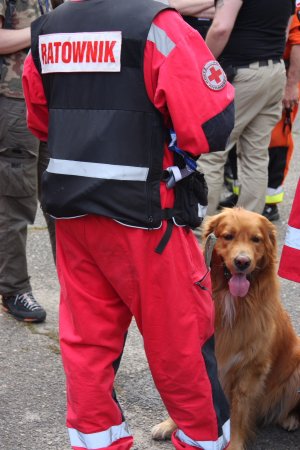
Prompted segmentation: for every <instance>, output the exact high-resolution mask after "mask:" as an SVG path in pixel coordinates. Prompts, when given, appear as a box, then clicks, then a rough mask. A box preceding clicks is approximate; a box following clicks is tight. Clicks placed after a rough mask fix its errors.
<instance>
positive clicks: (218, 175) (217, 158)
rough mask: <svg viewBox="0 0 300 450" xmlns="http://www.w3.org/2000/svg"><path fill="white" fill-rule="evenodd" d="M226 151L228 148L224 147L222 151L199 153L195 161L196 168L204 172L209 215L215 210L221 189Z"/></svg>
mask: <svg viewBox="0 0 300 450" xmlns="http://www.w3.org/2000/svg"><path fill="white" fill-rule="evenodd" d="M228 152H229V149H228V150H227V149H226V150H224V151H223V152H215V153H210V154H204V155H201V157H200V158H199V159H198V161H197V165H198V170H200V171H201V172H203V173H204V176H205V180H206V183H207V187H208V197H207V200H208V206H207V215H208V216H211V215H213V214H215V213H216V212H217V208H218V205H219V201H220V197H221V193H222V189H223V182H224V167H225V163H226V160H227V155H228Z"/></svg>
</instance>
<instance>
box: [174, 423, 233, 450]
mask: <svg viewBox="0 0 300 450" xmlns="http://www.w3.org/2000/svg"><path fill="white" fill-rule="evenodd" d="M222 430H223V435H222V436H220V437H219V439H218V440H217V441H194V440H193V439H191V438H189V437H188V436H187V435H186V434H185V433H184V432H183V431H181V430H177V431H176V437H177V439H179V440H180V441H181V442H184V443H185V444H188V445H191V446H192V447H196V448H201V449H203V450H223V449H225V448H226V447H227V445H228V444H229V441H230V420H227V422H225V423H224V425H223V427H222Z"/></svg>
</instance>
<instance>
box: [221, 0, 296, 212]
mask: <svg viewBox="0 0 300 450" xmlns="http://www.w3.org/2000/svg"><path fill="white" fill-rule="evenodd" d="M299 18H300V2H299V6H297V9H296V12H295V14H294V15H293V18H292V21H291V25H290V27H289V34H288V39H287V42H286V46H285V52H284V56H283V58H284V62H285V65H286V68H287V80H286V85H285V89H284V95H283V100H282V103H283V110H282V117H281V119H280V121H279V122H278V123H277V124H276V126H275V128H274V129H273V131H272V134H271V142H270V145H269V165H268V188H267V193H266V199H265V207H264V210H263V212H262V214H263V215H264V216H265V217H267V219H269V220H271V221H274V220H278V219H279V218H280V216H279V210H278V204H280V203H281V202H282V201H283V199H284V180H285V178H286V176H287V174H288V170H289V166H290V162H291V158H292V155H293V150H294V140H293V133H292V131H293V123H294V121H295V118H296V115H297V112H298V102H299V81H300V22H299ZM228 169H229V170H228ZM230 172H231V173H230ZM225 180H226V184H227V185H228V184H229V185H230V188H231V190H232V191H233V194H231V195H230V196H228V197H226V198H225V199H224V200H222V201H221V202H220V204H219V206H220V207H227V208H228V207H229V208H230V207H233V206H235V205H236V203H237V200H238V195H239V182H238V165H237V155H236V147H234V148H233V149H232V150H230V152H229V155H228V163H226V167H225ZM228 182H229V183H228Z"/></svg>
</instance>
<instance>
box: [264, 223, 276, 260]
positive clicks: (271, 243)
mask: <svg viewBox="0 0 300 450" xmlns="http://www.w3.org/2000/svg"><path fill="white" fill-rule="evenodd" d="M262 220H263V221H264V227H263V229H264V230H265V239H264V241H265V247H266V253H265V256H266V258H268V259H269V261H272V262H274V263H275V262H276V261H277V231H276V227H275V225H273V223H271V222H270V221H269V220H268V219H266V218H265V217H263V218H262Z"/></svg>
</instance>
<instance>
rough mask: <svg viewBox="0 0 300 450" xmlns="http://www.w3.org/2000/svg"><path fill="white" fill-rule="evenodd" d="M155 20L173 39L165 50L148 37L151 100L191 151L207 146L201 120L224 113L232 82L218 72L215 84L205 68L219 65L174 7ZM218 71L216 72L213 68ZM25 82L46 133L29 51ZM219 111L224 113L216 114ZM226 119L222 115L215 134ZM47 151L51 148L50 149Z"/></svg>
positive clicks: (33, 125)
mask: <svg viewBox="0 0 300 450" xmlns="http://www.w3.org/2000/svg"><path fill="white" fill-rule="evenodd" d="M153 24H154V25H155V26H156V27H158V28H159V29H160V30H162V31H163V32H164V33H165V34H166V36H167V38H168V39H169V40H170V41H172V43H173V44H174V47H173V50H172V51H171V52H169V53H168V55H167V56H165V55H164V54H163V53H161V52H160V50H159V48H158V47H159V46H158V45H156V44H157V43H156V42H155V41H153V39H152V40H151V39H148V40H147V44H146V47H145V52H144V79H145V85H146V89H147V92H148V95H149V98H150V100H151V101H152V102H153V104H154V106H155V107H156V108H157V109H158V110H159V111H160V112H161V113H162V115H163V117H164V119H165V122H166V123H167V124H168V125H169V126H172V127H173V128H174V129H175V131H176V134H177V143H178V146H179V147H180V148H182V149H184V150H186V151H188V152H189V153H190V154H192V155H194V156H199V155H200V154H201V153H207V152H209V143H208V140H207V138H206V135H205V133H204V131H203V128H204V127H203V126H204V124H206V123H207V122H209V120H210V119H212V118H214V117H215V116H217V115H218V114H220V113H222V111H224V109H225V108H226V107H227V106H228V105H229V104H230V103H231V102H232V101H233V98H234V88H233V87H232V86H231V85H230V84H229V83H226V82H224V81H225V79H224V75H223V72H220V77H219V79H218V80H220V83H219V85H217V88H216V86H214V85H213V83H212V82H211V81H210V79H209V77H210V75H211V72H210V71H209V70H210V69H209V70H208V69H207V67H210V62H213V67H212V70H213V71H214V74H212V75H216V76H218V74H219V72H218V69H219V67H218V65H216V66H215V64H217V63H216V62H215V58H214V57H213V55H212V54H211V52H210V51H209V49H208V47H207V46H206V44H205V43H204V41H203V39H202V38H201V37H200V35H199V33H198V32H197V31H195V30H194V29H193V28H191V27H190V26H189V25H188V24H187V23H185V22H184V20H183V19H182V17H181V16H180V15H179V14H178V13H177V12H175V11H171V10H166V11H163V12H161V13H160V14H158V15H157V16H156V18H155V20H154V22H153ZM216 72H217V73H216ZM23 88H24V95H25V100H26V103H27V108H28V126H29V128H30V130H31V131H32V133H33V134H35V135H36V136H37V137H38V138H39V139H41V140H43V141H46V140H47V137H48V108H47V102H46V98H45V95H44V90H43V85H42V80H41V77H40V75H39V73H38V71H37V69H36V67H35V64H34V62H33V59H32V57H31V55H30V54H29V56H28V57H27V59H26V61H25V64H24V71H23ZM220 117H222V115H220ZM223 126H224V123H222V119H220V121H219V123H218V128H217V129H215V131H214V134H216V135H217V134H218V132H219V131H220V130H222V127H223ZM50 152H51V149H50ZM171 165H173V155H172V154H171V152H170V151H168V150H166V151H165V159H164V167H169V166H171ZM161 191H162V192H161V194H162V207H172V204H173V190H168V191H167V190H166V189H165V186H164V184H163V183H162V187H161Z"/></svg>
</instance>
